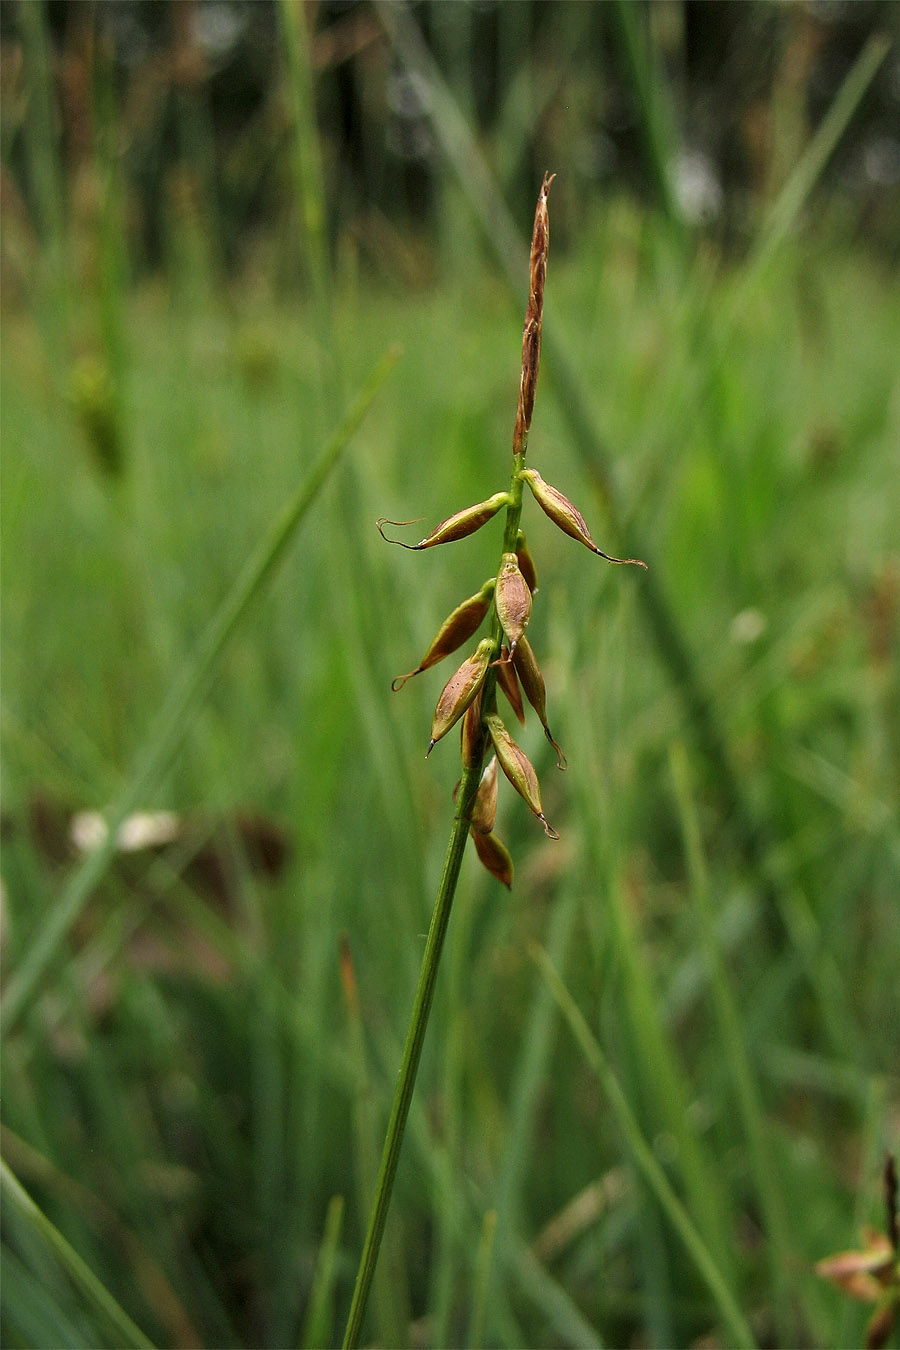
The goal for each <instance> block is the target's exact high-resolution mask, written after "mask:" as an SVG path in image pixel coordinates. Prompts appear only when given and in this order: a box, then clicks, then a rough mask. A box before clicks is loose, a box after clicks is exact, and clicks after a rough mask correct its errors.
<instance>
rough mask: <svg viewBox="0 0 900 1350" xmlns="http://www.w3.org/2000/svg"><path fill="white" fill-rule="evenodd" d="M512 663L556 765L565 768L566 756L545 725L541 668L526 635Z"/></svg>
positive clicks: (514, 654) (543, 687)
mask: <svg viewBox="0 0 900 1350" xmlns="http://www.w3.org/2000/svg"><path fill="white" fill-rule="evenodd" d="M512 659H513V665H514V667H515V671H516V674H517V675H518V677H519V681H520V683H521V685H522V688H523V690H524V691H525V697H526V698H527V699H528V702H529V703H530V704H531V706H532V708H534V711H535V712H536V713H537V715H538V717H539V718H540V722H541V726H542V727H543V728H544V735H545V736H546V737H547V740H548V741H549V742H550V744H551V745H552V746H553V749H554V750H555V751H556V767H557V768H558V769H565V768H566V767H567V765H566V757H565V755H564V754H563V752H562V750H560V748H559V746H558V745H557V743H556V741H555V740H554V739H553V737H552V736H551V734H550V728H549V727H548V726H547V690H546V686H545V684H544V677H543V675H542V674H541V668H540V666H539V665H538V663H537V657H536V656H535V654H534V648H533V647H532V645H531V643H530V642H529V641H528V639H527V638H526V637H521V638H519V645H518V647H516V650H515V652H514V653H513V658H512Z"/></svg>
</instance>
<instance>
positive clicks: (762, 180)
mask: <svg viewBox="0 0 900 1350" xmlns="http://www.w3.org/2000/svg"><path fill="white" fill-rule="evenodd" d="M634 10H635V12H636V13H639V26H640V27H641V28H643V29H645V30H646V33H647V35H648V36H649V37H650V38H651V39H652V43H653V48H654V52H655V58H656V60H657V62H658V65H659V71H660V74H661V75H662V76H663V77H664V79H663V82H662V87H663V88H664V90H665V94H664V97H663V98H662V100H661V101H660V104H659V108H660V116H661V119H662V121H663V124H664V131H665V134H666V136H667V139H668V142H669V144H670V147H671V149H672V152H673V156H672V160H671V162H670V165H669V170H670V174H671V176H672V178H673V181H674V183H675V197H676V201H677V202H678V203H679V205H680V206H681V208H682V210H683V213H684V214H685V216H686V217H687V219H688V220H689V221H690V222H693V223H695V224H702V225H703V226H704V227H705V228H706V229H708V230H709V231H710V232H712V233H713V234H714V236H715V237H716V238H717V239H719V240H720V241H721V242H722V243H725V244H727V245H728V246H729V247H733V248H736V249H738V250H740V249H741V247H742V246H743V244H744V243H745V242H746V240H747V239H748V238H750V237H751V235H752V232H753V230H754V228H755V226H756V225H757V223H758V220H759V214H760V211H761V210H762V209H764V207H765V205H766V203H768V202H770V201H771V200H772V197H773V195H774V194H775V193H776V192H777V190H778V188H779V187H780V186H781V184H782V182H783V179H784V175H785V173H786V170H787V167H788V165H790V164H791V163H793V162H794V160H795V159H796V154H797V152H798V150H799V149H800V147H801V146H802V145H803V143H804V142H805V140H806V138H807V136H808V134H809V130H810V128H812V127H814V126H815V125H816V124H817V123H818V121H819V120H820V119H821V117H822V116H823V114H824V112H825V110H826V109H827V108H828V107H829V106H830V104H831V102H832V100H833V99H834V96H835V94H836V92H837V90H838V89H839V87H840V85H841V82H842V80H843V79H844V77H845V76H846V74H847V71H848V69H849V68H850V66H851V64H852V62H853V60H854V58H855V56H856V55H857V54H858V52H859V50H860V48H861V46H862V44H863V42H864V41H865V38H866V37H867V36H868V35H869V34H870V33H871V32H872V31H873V29H875V28H881V29H886V30H888V31H890V30H891V29H893V30H895V31H896V29H897V26H898V8H897V6H896V5H894V4H891V3H890V0H860V2H859V3H820V4H793V5H773V4H771V3H765V2H761V0H751V2H749V3H745V4H740V5H734V4H731V3H727V2H725V3H719V2H716V0H712V2H709V3H695V2H694V0H686V2H685V3H683V4H661V5H645V4H642V5H640V6H635V7H634ZM410 11H411V13H412V14H413V15H414V17H415V19H416V21H417V23H418V24H419V25H420V27H421V30H422V32H423V34H424V36H425V37H426V40H427V41H428V43H429V45H430V47H431V48H432V50H433V52H434V54H435V56H436V59H437V60H438V63H439V65H440V66H441V69H442V71H443V73H444V76H445V78H446V79H447V80H448V82H449V83H450V85H451V88H452V89H453V91H454V93H455V95H456V96H457V98H458V99H459V101H460V104H461V106H462V107H463V108H464V109H465V110H466V112H467V114H468V115H469V117H470V118H471V119H472V120H473V122H474V124H475V125H476V127H477V129H478V132H479V135H480V136H481V137H482V138H483V141H484V143H485V145H486V146H490V145H491V144H502V145H503V146H504V147H505V150H504V154H505V155H507V156H510V155H511V158H509V157H507V158H506V159H505V160H504V163H503V178H504V179H505V182H506V185H507V187H508V196H509V199H510V202H511V205H512V207H513V209H514V211H515V212H516V214H517V215H522V216H524V215H527V213H528V209H529V198H530V195H531V184H532V183H533V182H534V181H535V180H536V179H538V178H539V177H540V174H541V172H542V171H543V169H544V168H545V167H546V166H547V165H551V164H552V165H558V164H560V163H562V162H565V163H566V165H567V167H568V168H569V179H570V185H571V187H572V195H573V196H574V197H575V198H577V199H579V200H580V201H581V202H582V203H584V204H588V203H589V202H590V201H591V200H592V199H593V197H594V196H595V195H596V194H597V193H601V192H604V191H608V190H609V189H610V187H611V186H613V185H621V184H622V183H625V184H627V185H629V186H630V188H631V189H632V191H633V192H634V193H635V194H636V195H637V196H638V197H639V198H641V199H642V200H644V201H645V202H651V203H652V202H653V200H654V196H655V195H658V193H657V192H656V187H655V183H654V177H653V174H652V172H650V171H649V169H648V162H647V155H646V154H645V153H644V150H645V147H644V146H643V145H642V141H641V118H640V109H639V108H638V106H637V103H638V100H639V97H640V93H639V90H638V89H636V85H635V81H634V79H633V78H632V75H633V72H632V70H631V68H630V66H629V58H628V52H627V44H626V43H625V42H624V40H623V32H622V28H623V25H622V22H621V11H620V7H619V6H617V5H615V4H612V3H610V4H589V5H574V6H573V5H562V4H558V3H553V2H552V0H549V2H548V0H534V2H528V3H514V4H505V5H504V4H498V3H491V2H490V0H480V2H479V3H473V4H462V3H455V0H447V2H446V3H444V2H439V3H433V4H416V5H412V6H411V7H410ZM303 13H304V18H305V20H306V23H307V25H308V28H309V31H310V34H311V40H312V44H313V45H312V60H313V65H314V68H315V75H316V85H317V104H318V114H319V126H320V128H321V132H322V149H323V155H324V158H325V164H326V174H327V180H328V188H329V192H328V210H329V221H328V226H329V234H330V237H331V240H332V243H333V244H336V243H337V241H338V240H340V239H341V238H342V237H345V236H347V235H349V236H351V237H352V238H353V239H355V240H356V241H357V242H358V244H359V245H360V247H361V249H362V252H363V254H364V255H365V256H366V257H367V259H368V261H369V263H370V264H371V265H373V266H375V267H383V266H384V254H385V250H384V249H383V248H379V240H380V239H381V237H382V232H383V229H384V228H387V229H388V230H389V231H401V232H403V233H407V232H409V231H410V230H412V231H414V232H416V233H418V234H422V233H424V235H425V236H426V237H428V236H429V235H430V234H431V233H432V231H433V230H434V228H435V225H436V223H437V222H436V217H437V216H438V215H439V212H440V204H441V199H442V193H441V189H440V165H439V162H438V157H437V154H436V150H435V147H434V145H433V140H432V135H431V132H430V130H429V127H428V124H427V119H426V117H425V115H424V114H425V112H426V109H425V108H424V107H423V102H422V100H423V98H425V97H427V95H426V94H425V93H424V92H423V91H422V90H421V89H420V88H419V87H418V85H417V82H416V80H415V78H414V77H412V76H410V75H409V74H408V73H406V72H405V71H404V70H402V69H401V68H400V66H399V65H398V63H397V62H396V60H395V58H393V57H392V55H391V51H390V48H389V46H388V44H387V42H386V41H385V39H384V36H383V33H382V29H381V24H380V21H379V17H378V14H377V12H376V11H374V10H373V9H372V7H371V6H370V5H369V4H367V3H362V2H357V0H349V2H348V3H335V2H334V0H332V2H331V3H327V2H326V3H321V4H315V3H310V4H307V5H305V6H304V7H303ZM47 14H48V18H49V30H50V33H51V35H52V43H53V54H52V55H53V63H54V73H55V79H56V83H57V87H58V96H59V97H58V106H57V109H56V116H55V121H54V126H53V135H54V136H55V137H56V138H57V140H58V143H59V149H60V151H61V154H62V160H63V163H64V164H65V166H66V169H67V172H68V173H70V174H72V173H76V172H77V171H78V169H79V166H80V165H83V164H84V162H85V161H86V160H87V159H89V158H90V156H91V155H92V153H94V152H95V150H96V145H97V138H98V134H100V133H102V130H103V128H102V126H100V125H99V123H98V111H99V110H100V108H101V107H102V104H103V102H104V100H106V101H109V100H114V102H115V106H116V108H117V109H118V111H119V118H120V120H119V124H118V126H117V128H116V131H115V136H116V139H117V144H116V145H115V147H113V149H114V151H115V154H116V158H117V162H118V164H119V168H120V171H121V173H122V175H123V180H124V188H125V193H126V197H127V203H128V219H127V225H128V240H129V257H130V259H131V263H132V265H133V267H134V268H135V270H136V271H137V272H141V271H145V270H147V269H155V268H159V267H164V266H165V265H166V262H167V252H168V248H169V244H168V242H167V241H168V239H169V237H170V236H171V233H172V216H173V214H174V215H176V216H177V214H178V213H179V212H180V211H183V210H196V211H198V212H199V214H200V216H201V217H202V219H203V221H204V223H205V227H206V228H207V230H208V233H209V234H210V236H211V237H212V238H214V240H215V251H216V253H217V255H218V264H219V266H220V267H221V268H222V269H223V270H224V271H226V272H230V271H233V270H234V269H236V268H237V269H239V268H240V267H241V266H243V265H245V264H246V263H247V261H248V258H249V256H250V255H251V254H252V253H253V250H254V246H255V245H256V244H257V243H258V240H259V236H260V235H261V234H267V235H269V236H271V234H272V233H273V232H274V234H275V236H276V238H279V237H281V238H283V236H284V234H285V232H288V231H289V230H290V228H291V226H290V221H291V212H292V205H291V189H290V182H291V178H290V168H289V157H290V153H291V145H290V140H291V138H290V135H289V122H290V119H289V116H288V113H287V109H286V106H285V97H286V95H285V90H284V83H283V79H282V77H283V73H284V72H283V49H282V45H281V43H280V41H279V29H278V13H277V9H276V7H275V5H274V4H272V3H270V0H252V2H251V0H214V2H213V3H205V2H204V0H176V2H175V3H172V4H168V3H159V2H158V0H119V2H118V3H115V4H105V5H99V6H97V5H93V4H91V3H88V0H51V3H50V4H49V5H48V7H47ZM2 34H3V43H4V81H3V84H4V104H3V114H4V117H3V121H4V143H5V144H4V148H5V159H6V162H7V164H8V165H9V167H10V169H11V171H12V173H13V175H14V179H15V183H16V185H17V187H18V189H19V190H21V192H22V194H23V204H24V209H25V213H26V216H27V220H28V221H29V222H30V223H31V224H33V225H34V227H35V228H36V230H37V232H38V234H40V233H41V231H42V229H45V228H46V224H47V222H46V221H42V219H41V217H42V214H43V212H44V207H43V204H42V202H41V192H40V188H39V185H37V184H36V183H35V181H34V170H33V166H32V165H30V164H29V162H28V155H27V152H26V150H25V147H24V146H23V144H22V139H21V136H20V135H19V132H20V129H21V122H22V119H23V117H24V115H25V112H26V106H27V95H24V94H23V86H22V47H21V44H20V42H19V41H18V38H17V22H16V6H15V5H10V4H6V5H4V6H3V8H2ZM535 100H537V101H539V103H540V116H539V119H538V122H537V126H536V127H535V128H534V131H533V134H528V135H525V134H524V132H522V134H519V135H518V136H517V135H516V134H515V132H516V129H517V124H521V125H524V110H526V109H527V110H528V111H529V112H531V111H533V104H534V102H535ZM898 127H900V71H898V62H897V58H896V56H894V58H893V59H889V60H888V61H886V62H885V63H884V65H883V68H882V69H881V71H880V72H879V74H878V77H877V78H876V80H875V81H874V83H873V85H872V88H871V89H870V90H869V92H868V93H867V95H866V98H865V102H864V105H863V107H862V108H861V109H860V111H859V113H858V115H857V116H856V118H855V120H854V126H853V130H852V133H851V134H850V135H848V136H847V137H846V139H845V140H844V142H843V143H842V145H841V148H840V151H839V153H838V154H837V155H836V156H835V157H834V160H833V162H832V163H831V165H830V167H829V169H828V172H827V175H826V178H825V180H824V186H825V188H826V189H827V190H828V194H829V200H830V206H829V209H830V210H831V211H832V212H833V213H835V214H836V215H837V216H838V218H839V220H840V224H841V227H842V228H843V229H845V230H847V231H848V232H850V233H852V234H854V235H857V234H858V235H861V236H863V237H864V238H866V239H867V240H869V241H870V242H871V243H872V244H873V245H876V246H878V247H879V248H882V249H885V250H887V251H888V252H890V253H892V255H893V256H896V251H897V248H898V244H897V240H898V237H900V230H898V207H897V195H898V194H897V185H898V182H900V133H898ZM511 130H512V132H513V133H514V134H513V135H512V136H510V131H511ZM510 145H511V146H512V149H511V150H510V149H509V147H510ZM573 175H574V181H573ZM15 190H16V189H15V188H13V187H12V185H11V184H9V183H7V191H6V193H5V196H6V197H7V199H8V198H9V196H10V194H14V193H15ZM7 206H8V209H9V202H8V201H7ZM73 209H76V210H77V203H74V204H73ZM379 254H380V255H381V256H378V255H379Z"/></svg>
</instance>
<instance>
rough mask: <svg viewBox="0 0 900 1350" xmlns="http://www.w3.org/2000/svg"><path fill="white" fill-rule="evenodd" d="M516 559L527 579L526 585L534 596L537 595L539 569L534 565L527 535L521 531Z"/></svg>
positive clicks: (517, 537)
mask: <svg viewBox="0 0 900 1350" xmlns="http://www.w3.org/2000/svg"><path fill="white" fill-rule="evenodd" d="M516 559H517V561H518V564H519V571H520V572H521V573H522V576H523V577H524V578H525V585H526V586H527V587H528V589H529V590H530V591H531V594H532V595H536V594H537V588H538V579H537V568H536V567H535V565H534V558H532V556H531V551H530V549H529V547H528V545H527V544H526V542H525V535H524V532H523V531H522V530H519V532H518V534H517V535H516Z"/></svg>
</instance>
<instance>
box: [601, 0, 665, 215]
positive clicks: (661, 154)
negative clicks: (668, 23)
mask: <svg viewBox="0 0 900 1350" xmlns="http://www.w3.org/2000/svg"><path fill="white" fill-rule="evenodd" d="M608 12H609V13H610V14H611V15H612V19H613V29H614V31H615V35H616V38H617V39H618V42H619V46H620V48H621V51H622V56H623V59H624V65H625V69H626V71H627V74H628V76H629V79H630V81H631V89H632V95H633V98H634V101H635V104H636V107H637V112H638V124H639V129H640V133H641V140H642V141H643V143H644V155H645V158H646V161H647V167H648V169H649V170H650V176H651V178H652V179H653V187H654V189H655V191H656V195H657V198H658V200H659V204H660V206H661V207H662V210H663V212H664V213H665V215H666V217H667V219H668V220H669V221H670V223H671V224H672V225H673V226H675V227H676V228H677V229H678V231H679V233H681V231H682V228H683V225H684V221H683V218H682V215H681V212H680V210H679V208H678V203H677V201H676V199H675V193H674V191H673V189H672V177H671V172H670V165H671V161H672V152H673V144H672V137H671V135H670V134H669V128H670V126H671V125H672V122H673V120H674V112H673V109H672V107H671V105H670V101H669V100H668V99H667V98H666V89H665V84H664V76H663V72H662V70H661V69H660V68H659V63H658V62H657V61H655V60H654V58H653V49H652V46H651V42H650V40H649V37H648V34H647V33H646V31H644V30H645V26H646V20H647V14H648V10H647V9H646V8H645V7H644V6H643V5H636V4H634V3H633V0H614V3H613V4H612V5H611V6H610V7H609V11H608Z"/></svg>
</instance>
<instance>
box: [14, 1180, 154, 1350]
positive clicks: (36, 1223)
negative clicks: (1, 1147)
mask: <svg viewBox="0 0 900 1350" xmlns="http://www.w3.org/2000/svg"><path fill="white" fill-rule="evenodd" d="M0 1189H2V1192H3V1197H4V1200H5V1202H6V1204H8V1205H9V1206H10V1208H11V1209H12V1210H13V1211H14V1212H15V1213H16V1214H18V1215H19V1217H20V1218H21V1219H22V1220H23V1221H24V1222H25V1223H27V1224H28V1225H29V1227H30V1228H32V1229H33V1230H35V1231H37V1232H38V1233H39V1234H40V1235H41V1237H42V1238H43V1239H44V1241H45V1242H46V1244H47V1246H48V1247H50V1248H51V1250H52V1251H53V1254H54V1256H55V1257H56V1258H57V1260H58V1261H59V1263H60V1265H61V1267H62V1268H63V1270H64V1271H65V1272H66V1274H67V1275H68V1277H69V1279H70V1280H71V1281H72V1283H73V1284H74V1285H75V1286H76V1288H78V1289H80V1290H81V1292H82V1293H83V1294H84V1296H85V1298H86V1299H87V1300H88V1302H89V1303H90V1304H91V1305H92V1306H93V1307H94V1308H95V1309H96V1311H97V1312H98V1313H99V1314H100V1316H101V1317H103V1318H104V1319H105V1321H106V1322H107V1323H108V1325H109V1327H110V1329H111V1331H112V1332H113V1333H114V1335H115V1337H116V1344H117V1345H122V1346H141V1347H145V1346H146V1347H152V1345H153V1342H152V1341H150V1340H148V1339H147V1337H146V1336H145V1335H144V1333H143V1332H142V1331H141V1329H140V1327H138V1326H136V1325H135V1324H134V1322H132V1320H131V1318H130V1317H129V1316H128V1314H127V1313H126V1312H125V1311H124V1309H122V1308H121V1307H120V1306H119V1304H118V1303H117V1302H116V1300H115V1299H114V1298H113V1296H112V1294H111V1293H110V1292H109V1290H108V1289H106V1288H105V1286H104V1285H103V1284H101V1282H100V1281H99V1280H98V1279H97V1277H96V1275H95V1274H94V1272H93V1271H92V1270H91V1268H90V1266H88V1265H87V1264H86V1262H84V1261H83V1260H82V1258H81V1257H80V1256H79V1255H78V1253H77V1252H76V1251H75V1249H74V1248H73V1247H72V1246H71V1245H70V1244H69V1243H68V1242H67V1241H66V1239H65V1238H64V1237H63V1235H62V1233H61V1232H60V1231H59V1229H58V1228H57V1227H56V1225H55V1224H54V1223H51V1221H50V1220H49V1219H48V1218H47V1215H46V1214H45V1213H44V1212H43V1210H42V1209H40V1208H39V1207H38V1206H37V1205H36V1204H35V1202H34V1201H33V1200H32V1198H31V1196H30V1195H29V1194H28V1192H27V1191H26V1190H25V1188H24V1187H23V1186H22V1185H21V1184H20V1182H19V1181H18V1179H17V1178H16V1177H15V1175H14V1174H13V1173H12V1172H11V1171H10V1169H9V1167H8V1166H7V1164H6V1162H5V1161H4V1160H3V1159H0Z"/></svg>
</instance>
